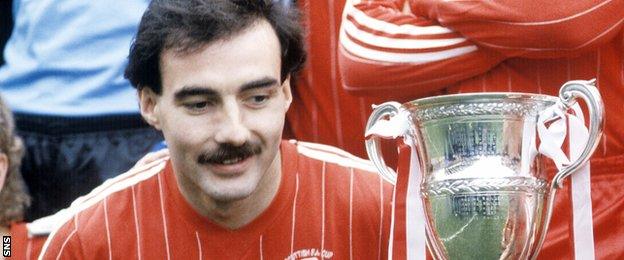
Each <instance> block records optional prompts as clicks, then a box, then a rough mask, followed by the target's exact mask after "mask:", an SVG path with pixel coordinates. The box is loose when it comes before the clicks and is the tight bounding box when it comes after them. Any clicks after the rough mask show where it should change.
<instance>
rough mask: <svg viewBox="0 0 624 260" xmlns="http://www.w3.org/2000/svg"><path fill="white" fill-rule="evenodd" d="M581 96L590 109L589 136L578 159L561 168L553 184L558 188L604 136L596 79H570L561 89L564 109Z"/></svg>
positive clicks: (602, 112)
mask: <svg viewBox="0 0 624 260" xmlns="http://www.w3.org/2000/svg"><path fill="white" fill-rule="evenodd" d="M579 97H580V98H582V99H583V100H585V103H587V108H588V110H589V137H588V139H587V144H585V148H584V149H583V152H582V153H581V155H580V156H579V157H578V158H577V159H576V161H574V162H573V163H572V164H570V165H569V166H567V167H565V168H563V169H561V171H559V172H558V173H557V174H556V175H555V177H554V179H553V185H555V186H554V188H556V189H558V188H561V187H563V180H564V179H565V178H567V177H568V176H570V175H571V174H572V173H574V172H575V171H576V170H578V168H580V167H581V166H583V165H584V164H585V163H586V162H587V161H588V160H589V158H590V157H591V155H592V154H593V153H594V151H595V150H596V147H598V142H599V141H600V137H601V136H602V127H603V123H604V116H603V115H604V104H603V103H602V98H601V96H600V92H599V91H598V89H597V88H596V79H592V80H589V81H585V80H574V81H569V82H567V83H566V84H564V85H563V87H561V89H560V90H559V99H560V100H561V102H562V103H563V105H564V109H568V108H570V107H572V105H574V104H575V103H576V100H577V98H579Z"/></svg>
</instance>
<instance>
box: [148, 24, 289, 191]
mask: <svg viewBox="0 0 624 260" xmlns="http://www.w3.org/2000/svg"><path fill="white" fill-rule="evenodd" d="M280 65H281V58H280V45H279V41H278V39H277V36H276V34H275V32H274V30H273V29H272V27H271V26H270V25H269V24H268V23H267V22H266V21H264V20H261V21H258V22H256V23H255V24H253V25H251V26H250V27H249V28H247V29H245V30H244V31H242V32H239V33H238V34H235V35H234V36H232V37H229V38H226V39H224V40H219V41H216V42H214V43H210V44H209V45H207V46H205V47H203V48H202V49H199V50H198V51H195V52H192V53H179V52H176V51H174V50H165V51H163V53H162V55H161V60H160V68H161V73H162V86H163V88H162V89H163V90H162V93H161V95H156V94H154V93H153V92H151V91H150V90H148V89H144V90H143V91H142V92H141V94H140V96H141V97H140V98H141V112H142V113H143V115H144V117H145V118H146V120H147V121H148V122H149V123H150V124H152V125H153V126H155V127H156V128H158V129H161V130H162V131H163V134H164V136H165V140H166V141H167V144H168V146H169V149H170V152H171V160H172V163H173V167H174V170H175V171H176V174H178V176H179V177H182V178H186V179H187V180H189V181H190V183H192V184H193V185H195V186H196V187H195V188H199V190H201V191H202V192H203V193H204V194H205V195H207V196H208V197H210V198H211V199H213V200H215V201H222V202H229V201H235V200H240V199H243V198H246V197H247V196H249V195H250V194H251V193H252V192H253V191H254V190H256V189H257V188H258V184H259V183H260V180H261V179H262V177H263V176H265V175H267V172H272V171H279V170H280V165H279V163H277V162H278V161H279V160H278V158H279V153H278V151H279V144H280V140H281V136H282V129H283V126H284V116H285V113H286V111H287V110H288V107H289V105H290V102H291V100H292V96H291V92H290V86H289V84H288V80H286V81H285V83H284V84H280ZM263 183H264V182H263Z"/></svg>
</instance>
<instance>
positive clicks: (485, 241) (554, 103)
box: [366, 80, 604, 259]
mask: <svg viewBox="0 0 624 260" xmlns="http://www.w3.org/2000/svg"><path fill="white" fill-rule="evenodd" d="M594 84H595V81H593V80H592V81H581V80H578V81H570V82H567V83H566V84H564V85H563V86H562V87H561V89H560V92H559V97H554V96H548V95H540V94H527V93H467V94H456V95H444V96H435V97H428V98H422V99H418V100H414V101H411V102H407V103H404V104H399V103H397V102H387V103H384V104H382V105H379V106H377V107H375V109H374V111H373V113H372V114H371V116H370V118H369V121H368V124H367V127H366V128H367V131H368V130H369V129H371V127H373V125H375V124H376V123H378V122H379V121H382V120H386V119H387V118H388V117H394V116H396V115H398V114H400V113H405V114H406V115H407V116H405V117H404V118H405V120H406V121H408V122H406V123H408V124H409V126H408V127H409V129H408V131H409V132H408V135H409V137H410V138H408V139H411V140H413V145H415V147H416V148H417V151H418V158H419V161H420V166H421V167H420V172H421V174H422V182H421V185H420V189H421V194H420V195H421V199H422V205H423V209H424V216H425V230H426V239H427V246H428V248H429V250H430V252H431V254H432V255H433V256H434V258H436V259H534V258H535V257H536V256H537V252H538V251H539V249H540V248H541V246H542V243H543V241H544V238H545V235H546V230H547V229H548V224H549V221H550V217H551V214H552V211H553V201H554V198H555V194H556V191H557V189H558V188H560V187H561V185H562V181H563V180H564V179H565V178H566V177H568V176H570V175H571V174H572V173H574V172H575V171H576V170H577V169H579V168H580V167H582V166H583V165H584V164H585V163H586V162H587V161H588V160H589V157H590V156H591V154H592V153H593V152H594V150H595V149H596V147H597V145H598V141H599V140H600V137H601V135H602V125H603V114H604V112H603V110H604V108H603V103H602V99H601V97H600V94H599V92H598V90H597V88H596V87H595V86H594ZM578 98H581V99H582V100H584V101H585V103H586V104H587V110H588V111H587V112H588V114H589V119H590V120H589V136H588V138H587V139H588V140H587V144H586V145H585V147H584V148H583V150H582V152H581V153H580V156H579V157H578V158H577V159H576V160H575V161H573V162H571V163H570V164H568V165H566V166H565V167H563V168H562V169H561V170H560V171H559V172H558V173H557V174H556V175H555V176H554V178H552V179H551V178H549V177H548V176H547V174H546V172H545V167H544V162H545V161H544V160H545V159H546V158H545V156H544V155H542V154H540V153H538V151H537V149H536V140H539V136H538V134H537V130H536V128H537V124H538V119H540V116H542V117H543V116H545V115H544V113H545V112H547V111H553V109H555V110H560V111H567V110H568V109H570V108H571V107H572V106H573V105H574V104H576V101H577V99H578ZM379 138H381V136H379V135H373V136H370V137H369V138H368V139H367V141H366V150H367V152H368V156H369V158H370V160H371V161H372V162H373V163H374V164H375V166H376V167H377V168H378V170H379V171H380V174H382V175H383V176H384V177H386V178H388V179H391V180H396V177H397V176H396V174H395V173H394V172H392V171H391V170H389V169H388V168H387V166H386V165H385V163H384V160H383V156H382V155H381V153H380V149H379Z"/></svg>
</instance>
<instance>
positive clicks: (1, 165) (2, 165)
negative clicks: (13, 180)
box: [0, 153, 9, 190]
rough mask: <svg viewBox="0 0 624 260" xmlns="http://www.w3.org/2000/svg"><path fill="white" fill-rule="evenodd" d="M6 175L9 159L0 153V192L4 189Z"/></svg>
mask: <svg viewBox="0 0 624 260" xmlns="http://www.w3.org/2000/svg"><path fill="white" fill-rule="evenodd" d="M8 173H9V157H8V156H7V155H6V154H5V153H0V190H2V188H3V187H4V183H5V181H6V177H7V175H8Z"/></svg>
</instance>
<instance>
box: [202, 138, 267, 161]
mask: <svg viewBox="0 0 624 260" xmlns="http://www.w3.org/2000/svg"><path fill="white" fill-rule="evenodd" d="M260 152H262V148H261V147H260V145H258V144H252V143H249V142H245V143H244V144H243V145H241V146H235V145H232V144H229V143H223V144H219V147H218V148H217V149H216V150H214V151H210V152H204V153H202V154H200V155H199V157H198V158H197V162H198V163H200V164H207V163H221V162H223V161H225V160H229V159H234V158H247V157H250V156H252V155H256V154H260Z"/></svg>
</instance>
